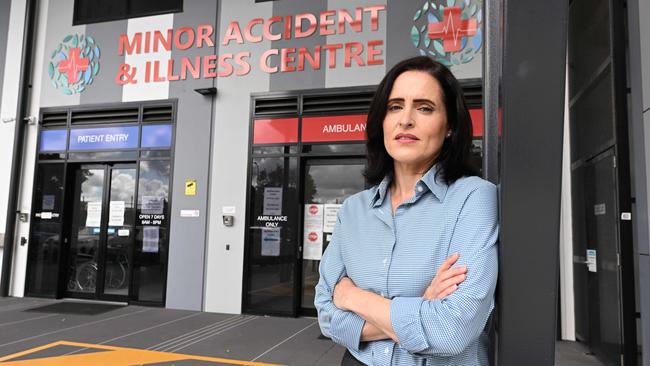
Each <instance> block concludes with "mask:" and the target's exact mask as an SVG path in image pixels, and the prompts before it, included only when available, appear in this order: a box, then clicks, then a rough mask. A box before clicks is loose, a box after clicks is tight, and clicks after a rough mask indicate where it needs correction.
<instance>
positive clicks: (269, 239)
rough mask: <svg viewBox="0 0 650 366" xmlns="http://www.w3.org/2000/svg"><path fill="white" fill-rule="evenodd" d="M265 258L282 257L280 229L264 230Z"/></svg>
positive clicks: (263, 246) (263, 253)
mask: <svg viewBox="0 0 650 366" xmlns="http://www.w3.org/2000/svg"><path fill="white" fill-rule="evenodd" d="M261 254H262V255H263V256H268V257H279V256H280V229H279V228H278V229H262V253H261Z"/></svg>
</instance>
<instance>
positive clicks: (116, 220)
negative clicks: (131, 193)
mask: <svg viewBox="0 0 650 366" xmlns="http://www.w3.org/2000/svg"><path fill="white" fill-rule="evenodd" d="M108 208H109V210H108V211H109V212H108V226H124V209H125V205H124V201H111V202H110V204H109V206H108Z"/></svg>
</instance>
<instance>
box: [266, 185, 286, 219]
mask: <svg viewBox="0 0 650 366" xmlns="http://www.w3.org/2000/svg"><path fill="white" fill-rule="evenodd" d="M262 215H282V187H265V188H264V205H263V207H262Z"/></svg>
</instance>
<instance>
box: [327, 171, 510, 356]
mask: <svg viewBox="0 0 650 366" xmlns="http://www.w3.org/2000/svg"><path fill="white" fill-rule="evenodd" d="M436 169H437V166H434V167H433V168H431V170H429V171H428V172H427V173H426V174H425V175H424V176H423V177H422V178H421V179H420V180H419V181H418V182H417V184H416V186H415V195H414V196H413V197H412V198H411V199H409V200H407V201H405V202H404V203H403V204H401V205H400V206H399V207H398V208H397V210H396V212H395V215H393V214H392V210H391V200H390V190H389V189H388V188H389V185H390V181H389V180H388V179H384V180H383V181H382V182H381V184H380V185H379V186H375V187H373V188H370V189H367V190H365V191H363V192H360V193H357V194H355V195H353V196H351V197H349V198H348V199H347V200H346V201H345V202H344V204H343V206H342V207H341V209H340V211H339V214H338V222H337V225H336V227H335V229H334V233H333V236H332V240H331V242H330V244H329V246H328V247H327V250H326V251H325V253H324V254H323V258H322V260H321V264H320V280H319V282H318V285H316V298H315V305H316V308H317V310H318V322H319V324H320V327H321V331H322V332H323V334H325V335H326V336H329V337H330V338H332V340H333V341H334V342H336V343H338V344H341V345H343V346H345V347H347V348H348V349H349V350H350V352H351V353H352V355H354V357H356V358H357V359H358V360H359V361H361V362H363V363H365V364H367V365H449V366H451V365H458V366H470V365H487V364H488V360H487V346H488V339H487V334H486V333H485V329H484V328H485V325H486V322H487V319H488V317H489V315H490V313H491V312H492V309H493V307H494V288H495V286H496V282H497V273H498V267H497V242H498V235H499V227H498V207H497V189H496V187H495V186H494V185H493V184H492V183H489V182H487V181H485V180H483V179H481V178H478V177H463V178H460V179H458V180H457V181H456V182H454V183H453V184H451V185H449V186H448V185H446V184H445V183H444V182H443V181H442V180H441V178H440V177H437V179H436V177H435V175H436V171H437V170H436ZM455 252H458V253H459V254H460V258H459V260H458V262H457V263H456V264H455V265H454V266H461V265H465V266H467V269H468V271H467V278H466V279H465V281H464V282H463V283H461V284H460V285H459V287H458V289H457V290H456V291H455V292H454V293H452V294H451V295H450V296H448V297H447V298H445V299H443V300H433V301H431V300H427V299H424V298H423V297H422V295H423V294H424V291H425V290H426V288H427V286H429V284H430V283H431V280H432V279H433V277H434V276H435V274H436V271H437V270H438V268H439V267H440V265H441V264H442V262H443V261H444V260H445V259H446V258H447V257H449V256H450V255H451V254H453V253H455ZM343 276H348V277H349V278H350V279H351V280H352V281H354V283H355V284H356V285H357V286H359V287H360V288H362V289H365V290H368V291H372V292H374V293H376V294H379V295H381V296H383V297H385V298H387V299H391V306H390V319H391V323H392V326H393V329H394V331H395V334H396V335H397V338H398V339H399V342H398V343H395V342H393V341H392V340H390V339H388V340H381V341H372V342H361V330H362V328H363V325H364V323H365V321H364V320H363V319H362V318H361V317H359V316H358V315H357V314H355V313H353V312H349V311H343V310H340V309H338V308H337V307H336V306H335V305H334V302H333V300H332V294H333V292H334V287H335V286H336V284H337V282H338V281H339V280H340V279H341V277H343Z"/></svg>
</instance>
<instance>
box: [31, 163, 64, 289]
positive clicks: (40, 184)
mask: <svg viewBox="0 0 650 366" xmlns="http://www.w3.org/2000/svg"><path fill="white" fill-rule="evenodd" d="M34 190H35V193H34V201H33V206H32V212H33V213H34V214H33V216H32V220H33V221H32V235H31V237H30V240H29V243H30V244H29V248H28V257H27V258H28V259H27V261H28V264H27V286H26V292H27V294H30V295H46V296H56V292H57V278H58V270H59V263H58V261H59V256H60V250H61V240H60V232H61V213H62V211H63V205H62V201H63V164H40V165H39V166H38V169H37V170H36V185H35V186H34ZM43 213H45V215H43Z"/></svg>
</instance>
